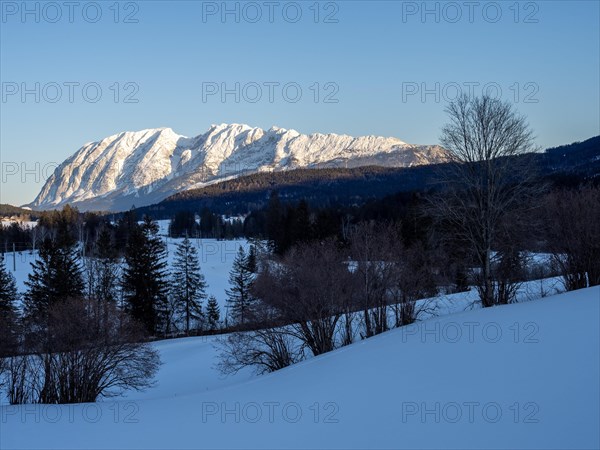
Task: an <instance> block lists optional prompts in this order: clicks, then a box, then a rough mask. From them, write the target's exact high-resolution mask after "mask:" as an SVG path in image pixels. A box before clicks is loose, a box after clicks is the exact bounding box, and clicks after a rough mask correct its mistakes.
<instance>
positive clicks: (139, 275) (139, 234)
mask: <svg viewBox="0 0 600 450" xmlns="http://www.w3.org/2000/svg"><path fill="white" fill-rule="evenodd" d="M167 278H168V274H167V261H166V247H165V244H164V243H163V241H162V240H161V238H160V236H159V235H158V225H157V223H156V222H154V221H153V220H152V219H150V218H149V217H144V222H143V223H142V224H141V225H138V224H136V225H135V226H133V227H132V229H131V230H130V234H129V240H128V242H127V247H126V249H125V268H124V271H123V278H122V288H123V294H124V300H125V307H126V309H127V310H128V311H129V313H130V314H131V315H132V317H133V318H134V319H136V320H138V321H139V322H140V323H141V324H142V325H143V326H144V327H145V329H146V331H147V332H148V333H149V334H150V335H156V334H157V333H158V332H160V331H165V330H164V329H163V328H164V327H163V325H164V323H165V317H166V309H167V293H168V283H167Z"/></svg>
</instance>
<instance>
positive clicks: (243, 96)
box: [0, 0, 600, 204]
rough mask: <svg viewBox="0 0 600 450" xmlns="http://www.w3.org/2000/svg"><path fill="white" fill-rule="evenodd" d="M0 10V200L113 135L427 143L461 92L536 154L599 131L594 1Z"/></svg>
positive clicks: (34, 186) (89, 5) (29, 194)
mask: <svg viewBox="0 0 600 450" xmlns="http://www.w3.org/2000/svg"><path fill="white" fill-rule="evenodd" d="M0 3H1V5H0V6H1V12H2V17H1V18H0V51H1V53H0V80H1V82H2V98H1V99H0V100H1V103H0V108H1V111H0V112H1V114H0V151H1V160H2V184H1V188H0V189H1V190H0V202H1V203H13V204H23V203H26V202H29V201H31V200H33V198H34V197H35V195H36V194H37V192H38V191H39V189H40V188H41V186H42V184H43V181H44V179H45V177H46V176H48V175H49V174H50V173H51V171H52V169H53V168H54V167H55V166H56V165H57V164H58V163H60V162H62V161H63V160H64V159H65V158H66V157H68V156H69V155H71V154H72V153H74V152H75V151H76V150H77V149H78V148H79V147H80V146H81V145H83V144H84V143H86V142H90V141H95V140H98V139H101V138H103V137H106V136H108V135H111V134H115V133H118V132H120V131H124V130H140V129H144V128H154V127H171V128H173V129H174V130H175V131H176V132H177V133H180V134H184V135H188V136H190V135H198V134H200V133H203V132H205V131H206V129H207V128H208V127H209V126H210V125H211V124H213V123H222V122H226V123H231V122H236V123H247V124H249V125H252V126H259V127H263V128H269V127H271V126H273V125H277V126H279V127H284V128H294V129H296V130H298V131H300V132H304V133H310V132H316V131H319V132H335V133H347V134H352V135H365V134H374V135H387V136H396V137H399V138H400V139H402V140H404V141H406V142H410V143H419V144H433V143H437V142H438V138H439V134H440V128H441V126H442V125H443V123H444V121H445V115H444V111H443V110H444V106H445V104H446V102H447V101H448V100H451V99H452V98H453V97H454V95H455V94H456V92H457V91H458V89H460V90H462V91H468V90H469V89H472V90H473V92H474V93H476V94H481V93H482V92H483V90H484V88H485V89H487V90H488V93H490V94H493V95H498V96H501V97H502V98H503V99H506V100H510V101H513V102H515V105H516V107H517V109H519V111H521V112H522V113H524V114H525V115H527V116H528V118H529V121H530V124H531V126H532V128H533V129H534V131H535V133H536V135H537V136H538V144H539V145H540V146H541V147H548V146H555V145H560V144H564V143H570V142H572V141H576V140H583V139H587V138H589V137H592V136H594V135H597V134H599V133H600V116H599V114H600V111H599V110H600V92H599V84H600V74H599V71H600V56H599V55H600V31H599V30H600V12H599V4H600V2H598V1H581V2H578V1H565V2H561V1H541V2H515V1H507V2H473V3H472V4H470V3H469V2H462V1H459V2H425V3H424V2H420V1H419V2H401V1H398V2H393V1H387V2H378V1H368V2H367V1H342V2H319V3H316V2H314V1H307V2H277V1H273V2H270V3H269V2H267V1H258V2H227V3H226V4H225V3H223V2H221V1H219V2H201V1H183V2H180V1H171V2H163V1H141V2H119V3H116V2H114V1H108V2H77V1H74V2H72V3H69V2H60V1H58V2H26V3H22V2H20V1H18V2H10V1H9V2H7V1H4V0H2V1H1V2H0ZM224 5H225V6H224ZM470 5H472V6H470ZM225 9H227V10H228V11H230V12H229V13H227V14H225V15H223V12H224V10H225ZM225 12H226V11H225ZM298 14H301V16H298ZM223 88H224V89H225V90H227V91H228V92H229V93H227V94H226V95H225V96H224V97H223V96H222V95H221V94H222V90H223ZM24 92H25V93H24ZM299 93H301V96H299V95H298V94H299ZM236 94H237V96H238V98H237V99H236ZM270 96H271V98H269V97H270Z"/></svg>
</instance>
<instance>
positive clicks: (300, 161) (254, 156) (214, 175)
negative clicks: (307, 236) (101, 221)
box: [27, 124, 446, 211]
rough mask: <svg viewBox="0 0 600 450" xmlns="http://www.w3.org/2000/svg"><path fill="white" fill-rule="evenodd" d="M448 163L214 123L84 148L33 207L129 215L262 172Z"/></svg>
mask: <svg viewBox="0 0 600 450" xmlns="http://www.w3.org/2000/svg"><path fill="white" fill-rule="evenodd" d="M445 159H446V154H445V152H444V150H443V149H442V148H441V147H439V146H435V145H426V146H419V145H411V144H407V143H405V142H403V141H401V140H399V139H396V138H392V137H378V136H363V137H352V136H347V135H337V134H320V133H315V134H310V135H305V134H300V133H298V132H297V131H294V130H286V129H283V128H277V127H273V128H271V129H270V130H268V131H265V130H263V129H261V128H252V127H250V126H248V125H241V124H230V125H228V124H221V125H213V126H211V127H210V129H209V130H208V131H207V132H206V133H204V134H202V135H200V136H197V137H192V138H188V137H185V136H181V135H178V134H176V133H175V132H174V131H173V130H172V129H170V128H158V129H148V130H142V131H137V132H123V133H120V134H116V135H113V136H109V137H107V138H105V139H103V140H101V141H99V142H92V143H88V144H85V145H84V146H83V147H81V148H80V149H79V150H78V151H77V152H76V153H75V154H74V155H73V156H71V157H70V158H68V159H67V160H66V161H64V162H63V163H62V164H61V165H60V166H59V167H58V168H57V169H56V170H55V171H54V173H53V174H52V176H50V178H48V180H47V181H46V183H45V185H44V187H43V188H42V190H41V192H40V193H39V194H38V196H37V197H36V199H35V200H34V201H33V202H32V203H30V204H29V205H27V206H30V207H32V208H34V209H51V208H58V207H61V206H63V205H65V204H67V203H69V204H72V205H75V206H77V207H79V208H80V209H81V210H90V209H102V210H113V211H118V210H126V209H129V208H131V206H132V205H135V206H138V207H139V206H144V205H149V204H152V203H156V202H159V201H161V200H163V199H165V198H166V197H168V196H169V195H172V194H174V193H177V192H180V191H184V190H187V189H190V188H197V187H202V186H204V185H206V184H210V183H215V182H218V181H221V180H224V179H227V178H232V177H238V176H241V175H247V174H249V173H254V172H259V171H271V170H273V171H280V170H287V169H296V168H301V167H357V166H365V165H380V166H397V167H408V166H415V165H422V164H432V163H437V162H441V161H443V160H445Z"/></svg>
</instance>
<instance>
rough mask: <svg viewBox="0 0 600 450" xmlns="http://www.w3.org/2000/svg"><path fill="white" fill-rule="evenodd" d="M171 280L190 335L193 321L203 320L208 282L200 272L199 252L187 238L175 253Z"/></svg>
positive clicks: (177, 304)
mask: <svg viewBox="0 0 600 450" xmlns="http://www.w3.org/2000/svg"><path fill="white" fill-rule="evenodd" d="M171 280H172V284H171V291H172V295H173V297H174V301H175V305H176V309H177V312H178V313H179V314H181V315H182V316H183V318H184V320H185V332H186V333H188V334H189V332H190V323H191V321H192V320H195V321H200V320H201V319H202V300H204V299H205V298H206V281H205V279H204V275H202V272H201V271H200V263H199V260H198V252H197V251H196V248H195V247H194V246H193V245H192V243H191V242H190V240H189V239H188V238H187V236H186V237H185V239H184V240H183V241H182V242H181V243H180V244H179V245H178V246H177V250H176V251H175V262H174V263H173V273H172V275H171Z"/></svg>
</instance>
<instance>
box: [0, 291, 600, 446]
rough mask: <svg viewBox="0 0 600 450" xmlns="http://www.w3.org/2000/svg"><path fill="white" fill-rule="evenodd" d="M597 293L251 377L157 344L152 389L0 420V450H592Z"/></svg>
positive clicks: (198, 343)
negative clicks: (227, 373)
mask: <svg viewBox="0 0 600 450" xmlns="http://www.w3.org/2000/svg"><path fill="white" fill-rule="evenodd" d="M599 305H600V288H598V287H596V288H590V289H585V290H580V291H576V292H571V293H566V294H560V295H556V296H552V297H547V298H543V299H540V300H536V301H529V302H524V303H519V304H514V305H509V306H502V307H496V308H489V309H477V310H471V311H465V312H459V313H455V314H451V315H447V316H443V317H433V318H430V319H428V320H426V321H423V322H420V323H418V324H416V325H414V326H412V327H405V328H399V329H395V330H392V331H390V332H387V333H384V334H383V335H380V336H377V337H374V338H371V339H368V340H365V341H360V342H358V343H355V344H353V345H350V346H348V347H344V348H342V349H339V350H336V351H333V352H331V353H328V354H326V355H322V356H319V357H316V358H311V359H309V360H307V361H304V362H302V363H299V364H297V365H294V366H292V367H289V368H287V369H284V370H281V371H278V372H275V373H273V374H270V375H265V376H260V377H254V376H251V375H250V374H249V373H247V372H245V373H239V374H237V375H236V376H233V377H227V378H223V377H221V376H220V374H219V373H218V372H217V371H216V370H215V369H214V367H213V365H214V363H215V362H216V355H217V353H216V350H215V349H214V348H213V347H212V341H213V339H214V338H186V339H178V340H170V341H164V342H158V343H156V344H154V345H156V346H157V348H158V349H159V351H160V353H161V357H162V359H163V363H164V364H163V366H162V368H161V369H160V372H159V374H158V377H157V380H158V384H157V386H156V387H154V388H151V389H149V390H148V391H146V392H143V393H131V394H129V395H128V396H127V397H126V398H124V399H120V400H118V401H112V400H108V401H104V402H101V403H97V404H81V405H61V406H56V405H40V406H31V405H30V406H3V407H0V448H90V447H92V448H129V447H132V448H199V447H210V448H316V447H318V448H323V447H332V448H373V447H376V448H390V447H394V448H598V447H599V446H600V438H599V425H598V424H599V423H600V412H599V398H600V381H599V380H600V367H599V355H600V348H599V347H600V336H599V330H598V318H599V314H600V309H599Z"/></svg>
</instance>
